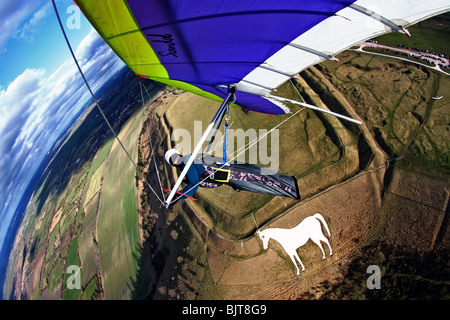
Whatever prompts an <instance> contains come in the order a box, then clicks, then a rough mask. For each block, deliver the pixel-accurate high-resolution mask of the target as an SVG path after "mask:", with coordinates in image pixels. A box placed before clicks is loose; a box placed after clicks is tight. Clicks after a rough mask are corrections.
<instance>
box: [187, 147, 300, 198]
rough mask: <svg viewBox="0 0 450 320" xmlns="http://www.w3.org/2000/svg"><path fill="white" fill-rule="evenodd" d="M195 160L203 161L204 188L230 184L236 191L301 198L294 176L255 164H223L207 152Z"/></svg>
mask: <svg viewBox="0 0 450 320" xmlns="http://www.w3.org/2000/svg"><path fill="white" fill-rule="evenodd" d="M190 156H191V155H187V156H184V157H183V158H182V161H183V162H184V163H187V161H188V159H189V157H190ZM194 163H196V164H201V165H202V166H203V168H204V174H203V175H202V176H200V181H199V186H200V187H203V188H216V187H219V186H221V185H229V186H231V187H232V188H233V189H234V190H236V191H241V190H243V191H249V192H254V193H262V194H268V195H273V196H281V197H287V198H292V199H296V200H300V199H301V196H300V190H299V188H298V184H297V179H296V178H295V177H294V176H287V175H282V174H279V173H276V172H274V171H272V170H269V169H267V168H262V167H260V166H258V165H256V164H251V163H243V162H238V161H228V162H226V164H222V159H221V158H219V157H213V156H210V155H204V154H199V155H197V157H196V159H195V161H194ZM183 190H185V191H186V192H189V191H190V190H189V189H187V190H186V189H183Z"/></svg>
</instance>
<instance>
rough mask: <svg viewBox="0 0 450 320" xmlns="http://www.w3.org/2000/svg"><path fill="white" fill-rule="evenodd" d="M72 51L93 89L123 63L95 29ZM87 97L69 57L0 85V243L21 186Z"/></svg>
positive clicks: (31, 70)
mask: <svg viewBox="0 0 450 320" xmlns="http://www.w3.org/2000/svg"><path fill="white" fill-rule="evenodd" d="M76 52H77V53H78V56H79V59H80V62H81V65H82V69H83V71H84V73H85V75H86V77H87V79H88V81H89V83H90V85H91V87H92V89H93V90H94V91H95V90H96V89H98V88H99V86H100V85H102V84H103V83H104V81H105V80H106V79H108V78H109V77H110V76H111V75H112V74H114V73H115V72H116V71H118V70H119V69H120V68H121V67H123V66H124V64H123V62H122V61H121V60H120V59H119V58H118V57H117V56H116V55H115V54H114V52H113V51H112V50H111V49H110V48H109V47H108V46H107V45H106V44H105V42H104V41H103V40H102V39H101V37H100V36H99V35H98V34H97V32H96V31H95V30H94V29H93V30H92V31H91V32H90V33H89V34H88V35H87V36H86V38H85V39H84V40H83V41H82V42H81V44H80V45H79V47H78V48H77V50H76ZM87 98H88V91H87V89H86V87H85V85H84V83H83V81H82V78H81V76H80V75H79V73H78V70H77V68H76V67H75V64H74V62H73V60H72V58H70V59H69V60H67V61H66V62H64V63H63V64H62V65H61V66H60V67H59V68H58V69H57V70H56V71H54V72H53V73H52V74H48V73H47V71H46V70H44V69H26V70H25V71H24V72H23V73H22V74H21V75H19V76H18V77H17V78H16V79H15V80H14V81H13V82H11V83H10V84H9V86H8V87H7V88H6V89H4V88H3V89H1V90H0V176H1V177H2V179H0V222H1V224H2V226H1V228H0V248H1V246H2V244H3V239H4V237H5V235H6V234H5V232H6V229H5V228H6V227H5V226H8V225H9V224H10V221H11V219H12V217H13V214H14V212H15V208H16V207H17V205H18V202H19V201H20V199H21V197H22V192H23V190H25V189H26V186H27V185H28V183H29V181H30V179H31V178H32V176H33V174H34V172H35V170H36V169H37V168H38V166H39V164H40V163H41V161H42V159H43V157H44V156H45V154H46V153H47V152H48V150H50V148H51V146H52V145H53V143H54V142H55V138H57V137H58V136H59V135H60V134H61V130H62V128H65V127H66V125H67V124H68V123H69V122H70V121H71V119H72V118H73V117H74V116H75V115H76V114H77V113H78V112H79V110H80V108H81V107H82V106H83V105H84V103H85V101H86V99H87ZM2 206H3V207H2Z"/></svg>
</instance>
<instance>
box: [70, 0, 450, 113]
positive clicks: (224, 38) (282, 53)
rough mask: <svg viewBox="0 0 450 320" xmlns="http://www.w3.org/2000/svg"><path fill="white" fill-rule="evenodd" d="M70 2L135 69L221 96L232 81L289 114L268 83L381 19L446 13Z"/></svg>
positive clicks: (190, 0)
mask: <svg viewBox="0 0 450 320" xmlns="http://www.w3.org/2000/svg"><path fill="white" fill-rule="evenodd" d="M75 2H76V3H77V4H78V6H79V7H80V9H81V10H82V12H83V13H84V14H85V16H86V17H87V19H88V20H89V21H90V22H91V23H92V25H93V26H94V28H95V29H96V30H97V31H98V32H99V34H100V35H101V36H102V37H103V39H104V40H105V41H106V42H107V43H108V44H109V45H110V47H111V48H112V49H113V50H114V51H115V52H116V53H117V55H118V56H119V57H120V58H121V59H122V60H123V61H124V62H125V63H126V64H127V65H128V66H129V67H130V69H132V70H133V71H134V72H135V73H136V74H137V75H140V76H144V77H148V78H150V79H152V80H155V81H159V82H162V83H165V84H168V85H172V86H175V87H178V88H181V89H184V90H187V91H190V92H193V93H196V94H199V95H202V96H205V97H208V98H211V99H214V100H217V101H222V100H223V98H224V97H225V96H226V94H227V87H228V86H229V85H235V86H236V89H237V92H236V101H235V103H234V104H235V105H237V106H241V107H243V108H246V109H248V110H252V111H257V112H263V113H268V114H284V113H287V112H289V109H288V108H286V107H285V106H284V105H282V104H281V103H280V102H274V101H273V100H271V99H269V98H267V97H265V96H267V95H269V94H270V93H271V91H272V90H274V89H275V88H277V87H278V86H279V85H281V84H282V83H284V82H285V81H286V80H288V79H289V78H290V77H292V76H294V75H295V74H297V73H298V72H300V71H301V70H304V69H305V68H307V67H309V66H311V65H313V64H316V63H318V62H321V61H324V60H325V59H327V58H328V57H330V58H332V56H333V55H334V54H336V53H338V52H340V51H342V50H345V49H346V48H348V47H350V46H352V45H353V44H355V43H359V42H361V41H363V40H366V39H369V38H371V37H374V36H377V35H380V34H382V33H386V32H390V31H392V29H391V28H390V27H389V26H387V25H386V22H385V21H390V22H392V23H393V24H395V25H401V26H408V25H410V24H413V23H416V22H418V21H420V20H423V19H425V18H428V17H430V16H432V15H435V14H438V13H442V12H445V11H448V10H450V2H449V1H448V0H433V1H424V0H396V1H392V0H377V1H374V0H358V1H354V0H351V1H346V0H315V1H292V0H252V1H250V0H244V1H243V0H223V1H220V0H75ZM361 8H367V9H368V11H367V12H364V10H365V9H364V10H361ZM358 9H359V10H358ZM380 17H382V18H383V19H384V20H383V19H381V18H380ZM383 21H384V22H383Z"/></svg>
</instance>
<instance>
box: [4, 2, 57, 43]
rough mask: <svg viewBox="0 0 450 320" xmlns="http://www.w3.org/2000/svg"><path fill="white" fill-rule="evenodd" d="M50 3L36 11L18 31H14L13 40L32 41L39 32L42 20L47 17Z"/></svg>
mask: <svg viewBox="0 0 450 320" xmlns="http://www.w3.org/2000/svg"><path fill="white" fill-rule="evenodd" d="M51 5H52V4H51V2H50V1H49V2H47V3H46V4H45V5H44V6H43V7H42V8H41V9H39V10H38V11H36V12H35V13H34V14H33V15H32V16H31V18H30V20H29V21H28V22H26V23H25V24H24V25H23V26H22V27H21V28H20V29H18V30H17V31H16V33H15V34H14V36H13V38H15V39H23V40H27V41H33V40H34V36H35V34H36V33H38V32H39V30H40V26H41V25H42V23H43V19H44V18H46V17H47V16H48V14H49V13H50V9H51Z"/></svg>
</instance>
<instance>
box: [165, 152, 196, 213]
mask: <svg viewBox="0 0 450 320" xmlns="http://www.w3.org/2000/svg"><path fill="white" fill-rule="evenodd" d="M189 157H190V155H187V156H185V157H183V156H181V154H180V152H179V151H178V150H176V149H170V150H167V151H166V154H165V155H164V159H165V160H166V162H167V163H168V164H170V165H171V166H174V167H177V168H179V169H180V170H181V171H183V169H184V166H185V164H186V163H187V162H188V160H189ZM204 173H205V168H204V167H203V165H201V164H199V163H195V161H194V163H192V165H191V167H190V168H189V170H188V172H187V173H186V177H185V181H186V182H187V186H186V187H185V188H184V189H183V190H181V191H180V192H179V193H180V194H181V196H178V195H177V196H176V197H175V201H173V202H172V203H171V204H170V206H173V205H174V204H175V202H177V201H178V200H183V199H186V198H188V197H191V196H192V195H193V194H194V193H195V192H196V191H197V189H198V186H199V182H200V177H201V176H202V175H203V174H204Z"/></svg>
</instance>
